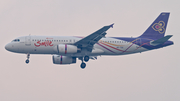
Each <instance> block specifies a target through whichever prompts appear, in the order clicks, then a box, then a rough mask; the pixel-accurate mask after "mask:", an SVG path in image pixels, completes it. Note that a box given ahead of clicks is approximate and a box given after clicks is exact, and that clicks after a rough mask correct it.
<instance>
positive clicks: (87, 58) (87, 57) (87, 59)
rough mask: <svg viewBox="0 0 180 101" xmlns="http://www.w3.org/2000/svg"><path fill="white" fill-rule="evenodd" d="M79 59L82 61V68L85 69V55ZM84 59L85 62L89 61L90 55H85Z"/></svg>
mask: <svg viewBox="0 0 180 101" xmlns="http://www.w3.org/2000/svg"><path fill="white" fill-rule="evenodd" d="M79 60H81V61H82V63H81V68H82V69H84V68H85V67H86V63H84V62H83V57H80V58H79ZM84 61H85V62H88V61H89V56H85V57H84Z"/></svg>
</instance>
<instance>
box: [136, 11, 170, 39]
mask: <svg viewBox="0 0 180 101" xmlns="http://www.w3.org/2000/svg"><path fill="white" fill-rule="evenodd" d="M169 14H170V13H166V12H162V13H161V14H160V15H159V16H158V17H157V18H156V20H155V21H154V22H153V23H152V24H151V26H149V28H148V29H147V30H146V31H145V32H144V33H143V34H142V35H141V36H139V38H149V39H159V38H162V37H164V34H165V32H166V26H167V23H168V18H169Z"/></svg>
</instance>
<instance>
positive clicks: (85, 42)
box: [74, 24, 114, 51]
mask: <svg viewBox="0 0 180 101" xmlns="http://www.w3.org/2000/svg"><path fill="white" fill-rule="evenodd" d="M113 25H114V24H112V25H109V26H104V27H103V28H101V29H99V30H97V31H96V32H94V33H92V34H90V35H88V36H87V37H85V38H83V39H81V40H79V41H77V42H76V43H74V45H76V46H77V47H78V48H82V49H87V50H88V51H92V48H93V45H94V44H95V43H97V42H98V41H99V40H100V39H101V38H102V37H105V35H106V34H107V33H106V31H107V30H108V29H109V28H110V27H112V28H113Z"/></svg>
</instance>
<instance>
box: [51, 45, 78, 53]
mask: <svg viewBox="0 0 180 101" xmlns="http://www.w3.org/2000/svg"><path fill="white" fill-rule="evenodd" d="M54 51H56V52H57V53H59V54H72V53H77V51H78V48H77V47H76V46H74V45H67V44H59V45H57V46H56V47H54Z"/></svg>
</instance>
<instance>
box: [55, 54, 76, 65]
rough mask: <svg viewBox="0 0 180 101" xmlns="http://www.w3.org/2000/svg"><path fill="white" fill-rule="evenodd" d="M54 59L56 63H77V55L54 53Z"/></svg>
mask: <svg viewBox="0 0 180 101" xmlns="http://www.w3.org/2000/svg"><path fill="white" fill-rule="evenodd" d="M52 59H53V63H54V64H72V63H76V57H68V56H62V55H53V57H52Z"/></svg>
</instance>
